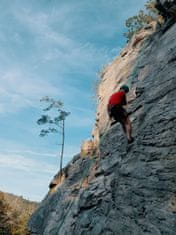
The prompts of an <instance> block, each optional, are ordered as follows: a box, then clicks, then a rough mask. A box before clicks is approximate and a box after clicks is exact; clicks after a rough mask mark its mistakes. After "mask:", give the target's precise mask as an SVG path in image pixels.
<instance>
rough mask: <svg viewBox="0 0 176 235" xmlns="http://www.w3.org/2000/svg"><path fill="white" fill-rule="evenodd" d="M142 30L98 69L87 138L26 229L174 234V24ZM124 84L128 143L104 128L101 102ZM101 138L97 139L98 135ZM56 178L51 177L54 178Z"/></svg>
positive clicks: (43, 233)
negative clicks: (85, 148)
mask: <svg viewBox="0 0 176 235" xmlns="http://www.w3.org/2000/svg"><path fill="white" fill-rule="evenodd" d="M164 27H165V25H164V26H163V27H162V28H161V29H158V30H157V31H156V32H155V33H153V32H152V29H151V27H149V28H148V29H145V30H143V31H142V32H140V34H138V35H137V36H134V38H133V40H132V41H131V42H130V43H129V44H128V45H127V47H126V48H125V49H124V50H123V51H122V53H121V54H120V55H119V56H118V57H117V58H116V59H115V60H114V61H113V62H112V64H111V65H109V66H107V67H106V68H105V70H104V71H103V73H102V80H101V83H100V86H99V90H98V97H99V105H98V109H97V118H96V119H97V120H96V125H95V128H94V138H95V140H96V142H98V143H99V151H96V152H94V155H93V156H92V157H90V156H89V157H85V156H84V157H81V156H80V155H79V154H78V155H77V156H75V157H74V158H73V160H72V161H71V162H70V163H69V164H68V166H67V167H66V168H65V169H64V172H65V177H64V180H63V182H62V184H58V185H57V183H53V185H54V187H53V188H52V190H51V192H50V193H49V194H48V195H47V196H46V198H45V199H44V200H43V201H42V203H41V205H40V207H39V208H38V210H37V211H36V212H35V213H34V214H33V216H32V217H31V220H30V222H29V228H30V231H31V234H32V235H102V234H103V235H128V234H129V235H143V234H145V235H149V234H152V235H161V234H163V235H175V234H176V78H175V76H176V40H175V38H176V24H172V25H170V26H168V25H167V28H164ZM122 83H128V84H129V85H130V87H131V93H130V95H129V97H128V99H129V100H130V101H131V102H130V105H129V107H128V110H129V112H130V113H131V116H130V118H131V120H132V124H133V136H134V138H135V141H134V142H133V143H132V144H130V145H128V144H127V142H126V139H125V137H124V135H123V132H122V130H121V127H120V125H119V124H116V125H115V126H113V127H111V128H110V127H109V126H108V118H107V113H106V104H107V99H108V97H109V95H110V94H111V93H112V92H113V91H115V90H116V89H118V87H119V86H120V84H122ZM99 136H100V138H99ZM57 177H59V175H57V176H56V178H55V181H54V182H57Z"/></svg>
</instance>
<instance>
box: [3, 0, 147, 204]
mask: <svg viewBox="0 0 176 235" xmlns="http://www.w3.org/2000/svg"><path fill="white" fill-rule="evenodd" d="M145 2H146V1H145V0H128V5H127V4H126V3H127V2H126V1H124V0H98V1H97V0H84V1H81V0H30V1H29V0H13V1H11V0H0V11H1V14H0V51H1V53H0V94H1V95H0V190H2V191H6V192H10V193H14V194H17V195H22V196H23V197H25V198H27V199H30V200H37V201H40V200H41V199H42V198H43V197H44V196H45V195H46V193H47V191H48V184H49V182H50V180H51V179H52V177H53V175H54V174H56V173H57V171H58V169H59V158H58V145H57V144H58V143H59V136H57V135H51V136H49V137H46V138H41V137H39V131H40V127H38V126H37V124H36V120H37V119H38V118H39V116H40V114H41V108H42V106H41V104H40V102H39V100H40V98H41V97H43V96H46V95H48V96H50V97H53V98H55V99H60V100H62V101H63V102H64V107H65V110H68V111H70V112H71V115H70V116H69V117H68V118H67V121H66V126H67V127H66V147H65V157H64V164H66V163H67V162H68V161H69V160H70V159H71V158H72V157H73V156H74V154H76V153H78V152H79V150H80V145H81V142H82V141H83V140H85V139H88V138H90V137H91V130H92V126H93V123H94V119H95V106H96V101H95V99H94V97H95V86H96V85H95V84H96V81H97V79H98V77H97V73H98V72H99V71H100V70H101V68H102V67H103V65H105V64H107V63H109V62H110V61H112V59H113V58H114V57H115V56H116V55H118V53H119V51H120V50H121V49H122V48H123V46H124V45H125V38H124V37H123V32H124V31H125V26H124V24H125V20H126V19H127V18H128V17H130V16H133V15H134V14H136V13H137V12H138V10H139V9H141V8H143V6H144V3H145Z"/></svg>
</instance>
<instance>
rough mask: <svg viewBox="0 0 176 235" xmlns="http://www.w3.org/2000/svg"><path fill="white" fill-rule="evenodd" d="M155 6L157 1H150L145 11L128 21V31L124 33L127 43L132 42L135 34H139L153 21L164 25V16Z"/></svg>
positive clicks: (126, 23)
mask: <svg viewBox="0 0 176 235" xmlns="http://www.w3.org/2000/svg"><path fill="white" fill-rule="evenodd" d="M155 4H156V1H155V0H149V1H148V2H147V3H146V4H145V10H140V11H139V13H138V14H137V15H135V16H132V17H130V18H128V19H127V20H126V22H125V25H126V27H127V29H128V31H127V32H125V33H124V36H125V37H126V38H127V42H128V41H130V39H131V38H132V36H133V35H134V34H135V33H137V32H139V31H140V30H141V29H142V28H144V27H146V26H147V25H148V24H150V23H151V22H152V21H157V22H159V23H162V21H163V19H162V16H161V15H159V12H158V10H157V9H156V8H155Z"/></svg>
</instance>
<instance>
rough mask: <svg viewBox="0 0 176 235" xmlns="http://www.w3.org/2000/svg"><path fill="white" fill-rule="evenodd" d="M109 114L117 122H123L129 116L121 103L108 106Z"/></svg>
mask: <svg viewBox="0 0 176 235" xmlns="http://www.w3.org/2000/svg"><path fill="white" fill-rule="evenodd" d="M108 114H109V117H110V118H114V119H115V120H116V121H117V122H121V123H123V122H124V121H125V120H126V119H127V117H128V113H127V112H126V110H125V109H124V108H123V107H122V106H120V105H115V106H113V107H109V106H108Z"/></svg>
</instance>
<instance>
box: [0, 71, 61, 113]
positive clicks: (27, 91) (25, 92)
mask: <svg viewBox="0 0 176 235" xmlns="http://www.w3.org/2000/svg"><path fill="white" fill-rule="evenodd" d="M29 76H30V75H29V74H26V73H25V72H23V71H19V70H11V71H8V72H6V71H0V82H1V87H0V93H1V96H0V113H6V112H14V111H17V110H20V109H22V108H25V107H35V106H36V105H37V104H36V103H37V102H38V101H39V99H40V98H41V97H42V96H45V95H46V93H47V94H48V95H51V94H52V95H57V94H59V93H61V91H59V89H58V88H56V87H55V86H53V85H51V84H50V83H49V82H47V81H44V80H42V79H40V78H36V77H35V76H33V77H32V75H31V77H29Z"/></svg>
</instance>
